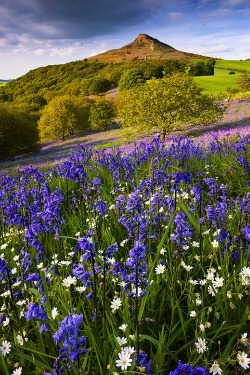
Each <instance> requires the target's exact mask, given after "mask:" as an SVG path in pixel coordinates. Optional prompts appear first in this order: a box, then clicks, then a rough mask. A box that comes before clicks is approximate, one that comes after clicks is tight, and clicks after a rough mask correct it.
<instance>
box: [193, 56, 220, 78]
mask: <svg viewBox="0 0 250 375" xmlns="http://www.w3.org/2000/svg"><path fill="white" fill-rule="evenodd" d="M215 64H216V61H215V60H214V59H211V60H208V61H207V62H204V61H198V62H197V63H193V64H192V65H191V66H190V68H189V70H188V74H189V75H190V76H213V75H214V66H215Z"/></svg>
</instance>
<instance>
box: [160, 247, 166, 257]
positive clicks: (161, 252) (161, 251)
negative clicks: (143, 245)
mask: <svg viewBox="0 0 250 375" xmlns="http://www.w3.org/2000/svg"><path fill="white" fill-rule="evenodd" d="M166 252H167V250H166V249H164V247H162V248H161V250H160V254H161V255H164V254H165V253H166Z"/></svg>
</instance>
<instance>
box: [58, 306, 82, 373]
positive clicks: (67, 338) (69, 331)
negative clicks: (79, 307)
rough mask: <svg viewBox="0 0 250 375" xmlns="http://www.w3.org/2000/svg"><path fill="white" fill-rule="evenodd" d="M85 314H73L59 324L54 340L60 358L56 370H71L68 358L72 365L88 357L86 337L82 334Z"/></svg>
mask: <svg viewBox="0 0 250 375" xmlns="http://www.w3.org/2000/svg"><path fill="white" fill-rule="evenodd" d="M82 325H83V314H76V313H73V314H72V315H69V316H66V317H65V318H64V319H63V320H62V321H61V322H60V324H59V328H58V330H57V331H56V332H55V333H54V335H53V340H54V341H55V343H56V345H58V346H60V348H59V357H58V359H57V360H56V362H55V364H54V367H55V368H56V370H57V371H58V370H60V369H63V368H64V367H65V366H66V368H68V369H69V368H70V365H69V361H68V358H69V359H70V361H72V363H76V362H79V360H80V358H81V356H82V355H86V354H87V352H88V350H87V349H86V348H85V345H86V337H85V336H83V335H82V334H81V329H82Z"/></svg>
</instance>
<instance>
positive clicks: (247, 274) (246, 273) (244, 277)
mask: <svg viewBox="0 0 250 375" xmlns="http://www.w3.org/2000/svg"><path fill="white" fill-rule="evenodd" d="M240 282H241V283H242V285H250V267H243V268H242V271H241V272H240Z"/></svg>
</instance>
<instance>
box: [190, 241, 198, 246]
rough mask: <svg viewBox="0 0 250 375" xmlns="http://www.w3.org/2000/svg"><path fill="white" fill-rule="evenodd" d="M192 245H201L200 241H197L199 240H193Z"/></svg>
mask: <svg viewBox="0 0 250 375" xmlns="http://www.w3.org/2000/svg"><path fill="white" fill-rule="evenodd" d="M192 246H193V247H199V246H200V243H199V242H197V241H193V242H192Z"/></svg>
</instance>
